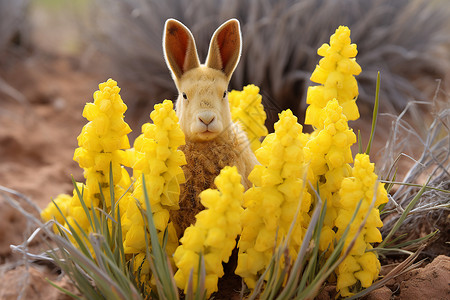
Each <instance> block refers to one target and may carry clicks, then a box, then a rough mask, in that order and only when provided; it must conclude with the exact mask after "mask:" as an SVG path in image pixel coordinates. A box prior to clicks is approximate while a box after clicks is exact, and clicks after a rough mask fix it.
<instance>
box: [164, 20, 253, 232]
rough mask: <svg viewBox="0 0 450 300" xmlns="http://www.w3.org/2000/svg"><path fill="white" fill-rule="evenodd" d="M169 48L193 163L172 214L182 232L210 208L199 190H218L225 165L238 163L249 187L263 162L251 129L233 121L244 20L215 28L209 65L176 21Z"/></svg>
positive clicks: (168, 31) (169, 26) (170, 25)
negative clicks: (231, 97)
mask: <svg viewBox="0 0 450 300" xmlns="http://www.w3.org/2000/svg"><path fill="white" fill-rule="evenodd" d="M163 49H164V58H165V61H166V64H167V66H168V68H169V70H170V71H171V74H172V78H173V80H174V82H175V85H176V87H177V89H178V93H179V95H178V98H177V101H176V105H175V110H176V114H177V116H178V119H179V123H180V127H181V129H182V131H183V132H184V134H185V138H186V145H184V146H182V147H180V149H181V150H182V151H183V152H184V154H185V156H186V161H187V164H186V165H185V166H184V167H183V171H184V173H185V176H186V183H185V184H184V185H182V186H181V193H180V202H179V204H180V209H179V210H176V211H172V212H171V219H172V221H173V222H174V224H175V228H176V230H177V234H178V236H181V235H182V233H183V232H184V230H185V229H186V228H187V227H188V226H189V225H191V224H193V223H194V222H195V215H196V214H197V213H198V212H200V211H201V210H203V209H204V207H203V205H202V204H201V203H200V199H199V197H198V195H199V193H200V192H201V191H203V190H205V189H208V188H215V186H214V179H215V178H216V176H217V175H219V173H220V170H221V169H222V168H223V167H225V166H236V167H237V169H238V172H239V174H240V175H241V177H242V184H243V186H244V188H245V189H248V188H249V187H250V185H251V183H250V181H249V180H248V175H249V173H250V172H251V171H252V170H253V167H254V166H255V165H256V164H258V161H257V159H256V157H255V155H254V153H253V151H252V150H251V148H250V144H249V141H248V139H247V136H246V134H245V132H243V131H242V130H241V129H240V127H239V125H238V124H237V123H234V122H233V121H232V119H231V112H230V106H229V103H228V98H227V89H228V84H229V81H230V78H231V75H232V74H233V72H234V70H235V68H236V66H237V64H238V62H239V58H240V55H241V49H242V46H241V30H240V25H239V21H238V20H236V19H231V20H228V21H227V22H225V23H224V24H222V25H221V26H220V27H219V28H218V29H217V30H216V31H215V32H214V34H213V36H212V38H211V42H210V45H209V51H208V56H207V58H206V63H205V64H200V61H199V58H198V54H197V48H196V45H195V41H194V37H193V36H192V33H191V32H190V30H189V29H188V28H187V27H186V26H184V25H183V24H182V23H181V22H179V21H177V20H175V19H168V20H167V21H166V23H165V27H164V37H163Z"/></svg>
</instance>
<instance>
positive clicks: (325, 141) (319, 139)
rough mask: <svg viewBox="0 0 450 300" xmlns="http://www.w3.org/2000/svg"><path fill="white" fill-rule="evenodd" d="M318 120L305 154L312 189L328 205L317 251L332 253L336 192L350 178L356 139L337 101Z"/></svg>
mask: <svg viewBox="0 0 450 300" xmlns="http://www.w3.org/2000/svg"><path fill="white" fill-rule="evenodd" d="M318 119H320V120H321V121H322V123H321V126H320V127H319V128H318V129H316V130H315V131H314V132H313V133H312V134H311V137H310V140H309V141H308V143H307V144H306V147H305V149H304V150H305V155H306V158H307V160H308V161H310V163H311V164H310V170H311V173H312V175H313V177H312V178H310V180H311V182H312V183H313V186H314V187H315V186H317V185H318V186H319V193H320V196H321V198H322V199H323V200H324V201H325V200H326V203H327V211H326V214H325V220H324V224H323V227H322V232H321V237H320V246H319V249H320V250H321V251H324V250H326V249H327V248H329V250H331V251H332V250H333V240H334V231H333V227H334V221H335V219H336V217H337V210H338V199H337V197H338V191H339V188H340V186H341V182H342V180H343V179H344V178H345V177H347V176H349V174H350V172H349V171H350V165H349V163H351V162H352V161H353V158H352V152H351V150H350V147H351V145H353V144H354V143H355V142H356V136H355V134H354V133H353V130H351V129H349V127H348V124H347V118H346V117H345V115H344V114H343V112H342V107H341V106H340V105H339V103H338V101H337V100H336V99H333V100H331V101H329V102H328V103H327V105H326V106H325V107H324V108H323V109H321V110H320V113H319V116H318ZM328 253H330V252H328Z"/></svg>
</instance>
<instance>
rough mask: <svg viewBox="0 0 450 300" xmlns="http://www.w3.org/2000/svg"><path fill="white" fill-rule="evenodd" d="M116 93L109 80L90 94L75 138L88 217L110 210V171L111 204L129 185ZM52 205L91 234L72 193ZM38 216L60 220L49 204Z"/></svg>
mask: <svg viewBox="0 0 450 300" xmlns="http://www.w3.org/2000/svg"><path fill="white" fill-rule="evenodd" d="M119 92H120V88H119V87H118V86H117V82H116V81H114V80H112V79H109V80H108V81H107V82H104V83H101V84H100V85H99V90H98V91H96V92H95V93H94V102H93V103H87V104H86V106H85V107H84V111H83V116H84V117H85V118H86V119H88V121H89V123H87V124H86V125H85V126H84V127H83V129H82V131H81V134H80V135H79V136H78V145H79V148H77V149H76V150H75V153H74V160H75V161H77V162H78V164H79V165H80V167H81V168H83V169H84V177H85V178H86V184H85V185H84V184H81V183H79V184H77V186H78V189H79V191H80V192H81V193H82V194H83V198H84V199H83V201H84V203H85V204H86V206H87V208H88V209H89V210H90V213H93V212H92V211H91V209H92V208H96V207H101V208H103V209H104V210H105V211H109V209H110V208H111V198H110V195H111V193H110V169H111V170H112V174H113V182H112V183H113V187H114V194H115V197H116V199H114V201H117V200H118V199H119V197H121V196H122V195H123V194H124V193H125V191H126V189H127V188H128V187H129V185H130V178H129V175H128V172H127V171H126V170H125V169H124V168H123V167H122V164H126V163H127V155H126V153H125V151H123V149H128V148H129V147H130V145H129V141H128V136H127V134H128V133H130V132H131V129H130V127H129V126H128V124H127V123H125V121H124V112H125V111H126V109H127V106H126V105H125V104H124V103H123V101H122V99H121V97H120V95H119ZM102 200H104V203H103V201H102ZM55 203H56V204H57V205H58V206H59V207H60V208H61V210H62V212H63V214H64V216H65V217H66V218H67V222H69V223H72V224H71V225H73V226H74V228H78V227H77V226H75V223H74V221H76V222H77V223H78V224H79V225H80V226H81V228H82V229H83V230H85V231H86V232H89V231H90V230H91V228H89V227H90V225H89V222H88V218H87V216H86V213H85V211H84V209H83V207H82V205H81V202H80V199H79V198H78V194H77V192H76V191H75V190H74V192H73V196H72V197H70V196H68V195H59V196H58V197H57V198H56V200H55ZM105 206H106V207H105ZM41 216H42V218H43V219H44V220H45V221H48V220H50V219H52V218H53V217H55V218H56V220H58V221H63V220H64V218H63V217H62V216H61V214H60V213H59V212H58V211H57V209H56V207H55V206H54V204H53V203H50V204H49V205H48V207H47V208H46V209H44V210H43V211H42V214H41Z"/></svg>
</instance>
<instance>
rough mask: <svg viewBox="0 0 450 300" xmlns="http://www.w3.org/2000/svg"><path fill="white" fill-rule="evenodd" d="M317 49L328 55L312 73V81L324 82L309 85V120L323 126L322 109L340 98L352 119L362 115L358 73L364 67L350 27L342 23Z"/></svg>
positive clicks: (307, 114) (307, 117) (313, 123)
mask: <svg viewBox="0 0 450 300" xmlns="http://www.w3.org/2000/svg"><path fill="white" fill-rule="evenodd" d="M317 53H318V54H319V55H320V56H323V57H324V58H322V59H321V60H320V61H319V65H318V66H316V69H315V70H314V72H313V73H312V75H311V81H312V82H315V83H320V84H321V85H319V86H313V87H309V88H308V94H307V97H306V103H308V104H309V106H308V108H307V109H306V115H305V124H310V125H312V126H314V127H320V126H321V121H320V120H319V119H318V116H319V115H320V110H321V109H322V108H324V107H325V106H326V105H327V103H328V101H330V100H332V99H337V100H338V101H339V105H340V106H342V109H343V112H344V115H345V116H346V117H347V119H348V120H351V121H352V120H356V119H358V118H359V111H358V107H357V106H356V97H357V96H358V83H357V82H356V79H355V77H354V75H358V74H359V73H361V67H360V66H359V65H358V63H357V62H356V60H355V58H354V57H355V56H356V54H357V53H358V51H357V50H356V44H351V40H350V29H348V27H346V26H339V28H338V29H337V30H336V32H335V33H334V34H333V35H332V36H331V38H330V44H329V45H328V44H326V43H325V44H323V45H322V47H320V48H319V50H318V51H317Z"/></svg>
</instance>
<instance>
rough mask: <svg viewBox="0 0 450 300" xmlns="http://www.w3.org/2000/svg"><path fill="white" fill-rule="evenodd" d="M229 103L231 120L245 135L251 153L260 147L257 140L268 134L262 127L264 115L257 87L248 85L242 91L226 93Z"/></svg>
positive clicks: (264, 127) (263, 126)
mask: <svg viewBox="0 0 450 300" xmlns="http://www.w3.org/2000/svg"><path fill="white" fill-rule="evenodd" d="M228 100H229V102H230V110H231V118H232V120H233V122H238V123H239V124H240V125H241V127H242V129H243V130H244V131H245V133H246V134H247V137H248V140H249V142H250V146H251V148H252V150H253V151H256V149H258V148H260V147H261V142H260V141H259V139H260V138H261V137H263V136H266V135H267V134H268V131H267V128H266V126H265V125H264V122H265V120H266V113H265V111H264V107H263V105H262V103H261V100H262V96H261V95H260V94H259V87H257V86H256V85H253V84H250V85H247V86H245V87H244V89H243V91H235V90H233V91H231V92H230V93H228Z"/></svg>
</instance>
